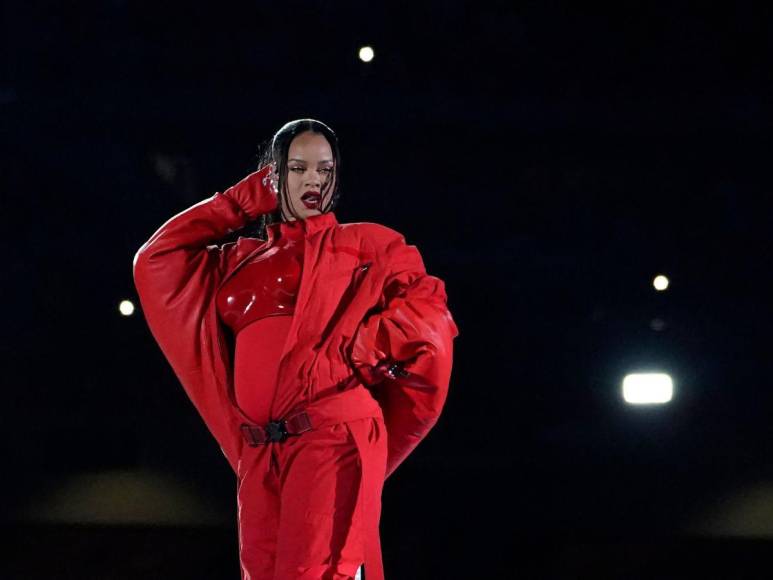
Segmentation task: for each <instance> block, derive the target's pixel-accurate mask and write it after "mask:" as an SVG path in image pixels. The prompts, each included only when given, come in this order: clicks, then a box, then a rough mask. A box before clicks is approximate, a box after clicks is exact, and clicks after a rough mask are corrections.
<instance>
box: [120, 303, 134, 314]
mask: <svg viewBox="0 0 773 580" xmlns="http://www.w3.org/2000/svg"><path fill="white" fill-rule="evenodd" d="M118 311H119V312H120V313H121V314H123V315H124V316H131V315H132V314H134V304H133V303H132V301H131V300H121V303H120V304H119V305H118Z"/></svg>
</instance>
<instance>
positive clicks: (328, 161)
mask: <svg viewBox="0 0 773 580" xmlns="http://www.w3.org/2000/svg"><path fill="white" fill-rule="evenodd" d="M288 161H300V162H301V163H306V160H305V159H295V158H293V159H288ZM320 163H333V160H332V159H323V160H322V161H320Z"/></svg>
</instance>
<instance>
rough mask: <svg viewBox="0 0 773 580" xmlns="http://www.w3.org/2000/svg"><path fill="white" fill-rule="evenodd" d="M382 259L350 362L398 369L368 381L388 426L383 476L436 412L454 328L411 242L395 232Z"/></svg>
mask: <svg viewBox="0 0 773 580" xmlns="http://www.w3.org/2000/svg"><path fill="white" fill-rule="evenodd" d="M380 261H382V262H383V264H382V266H383V267H385V268H386V269H387V270H388V274H387V276H386V278H385V280H384V284H383V290H382V292H381V297H380V300H379V304H378V307H377V309H376V311H375V313H373V314H371V315H370V316H369V317H368V318H366V319H365V320H364V321H363V322H362V324H361V325H360V327H359V328H358V331H357V334H356V336H355V338H354V341H353V348H352V357H351V358H352V362H353V364H354V366H355V367H360V368H362V367H363V366H364V367H366V368H367V367H368V366H370V367H374V368H381V369H384V368H386V367H388V366H390V365H391V364H393V363H395V362H397V363H400V365H399V366H400V367H401V368H402V369H403V372H402V373H398V374H397V375H394V376H390V375H385V378H384V380H383V381H382V382H381V383H379V384H377V385H375V386H373V387H372V388H373V390H374V392H375V394H376V397H377V398H378V400H379V402H380V403H381V407H382V409H383V411H384V420H385V423H386V427H387V434H388V442H389V443H388V449H389V451H388V457H387V471H386V474H387V477H388V476H389V475H391V474H392V472H393V471H394V470H395V469H396V468H397V466H398V465H400V463H401V462H402V461H403V460H404V459H405V458H406V457H407V456H408V455H409V454H410V453H411V452H412V451H413V450H414V449H415V448H416V446H417V445H418V444H419V442H420V441H421V440H422V439H423V438H424V437H425V436H426V435H427V433H429V431H430V429H431V428H432V427H433V426H434V425H435V423H436V422H437V420H438V418H439V416H440V412H441V411H442V408H443V405H444V403H445V400H446V396H447V394H448V384H449V381H450V377H451V363H452V358H453V339H454V337H456V336H457V335H458V333H459V332H458V329H457V327H456V324H455V322H454V320H453V318H452V316H451V313H450V312H449V310H448V308H447V297H446V292H445V285H444V283H443V281H442V280H440V279H439V278H436V277H434V276H430V275H428V274H427V273H426V271H425V268H424V263H423V261H422V259H421V255H420V254H419V252H418V250H417V249H416V247H415V246H411V245H407V244H406V243H405V239H404V238H403V236H401V235H399V234H398V235H397V236H396V237H394V238H392V239H391V241H390V242H389V243H388V244H387V245H386V248H385V251H384V252H383V255H382V256H380ZM401 375H402V376H401Z"/></svg>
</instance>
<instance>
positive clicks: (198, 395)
mask: <svg viewBox="0 0 773 580" xmlns="http://www.w3.org/2000/svg"><path fill="white" fill-rule="evenodd" d="M268 170H269V169H268V167H266V168H263V169H262V170H260V171H256V172H255V173H252V174H251V175H249V176H247V177H246V178H244V179H243V180H242V181H240V182H239V183H237V184H236V185H234V186H233V187H231V188H229V189H227V190H225V191H224V192H222V193H220V192H217V193H215V194H214V195H213V196H212V197H210V198H207V199H205V200H203V201H201V202H199V203H197V204H195V205H193V206H191V207H189V208H188V209H186V210H184V211H182V212H180V213H178V214H177V215H175V216H174V217H172V218H171V219H169V220H168V221H167V222H166V223H164V224H163V225H162V226H161V227H160V228H159V229H158V230H157V231H156V232H155V233H154V234H153V235H152V236H151V237H150V239H149V240H148V241H147V242H145V244H143V245H142V247H141V248H140V249H139V251H138V252H137V254H136V255H135V256H134V263H133V271H134V283H135V286H136V288H137V293H138V295H139V298H140V304H141V306H142V310H143V313H144V315H145V319H146V321H147V323H148V326H149V327H150V330H151V333H152V334H153V337H154V338H155V339H156V341H157V342H158V345H159V347H160V348H161V350H162V352H163V353H164V356H165V357H166V358H167V360H168V361H169V363H170V365H171V366H172V369H173V370H174V372H175V374H176V375H177V377H178V379H179V380H180V382H181V383H182V385H183V387H184V388H185V390H186V392H187V394H188V396H189V397H190V399H191V401H192V402H193V404H194V405H195V407H196V409H197V410H198V412H199V413H200V415H201V416H202V418H203V419H204V422H205V423H206V425H207V427H208V428H209V430H210V431H211V432H212V434H213V435H214V437H215V439H216V440H217V441H218V443H219V444H220V447H221V449H222V450H223V453H224V454H225V456H226V458H227V459H228V461H229V463H230V464H231V467H232V468H233V469H234V470H236V460H237V457H238V449H239V445H240V440H239V433H238V426H237V425H236V424H235V422H236V419H235V415H234V414H233V409H232V407H231V405H230V404H229V401H228V394H227V392H226V389H225V388H220V386H219V385H217V382H216V381H215V380H214V377H213V376H211V374H213V369H212V363H211V361H212V360H214V354H213V351H212V348H213V345H212V344H211V343H212V333H211V332H209V331H208V329H207V320H206V318H207V316H208V315H211V310H210V309H211V308H214V302H213V300H214V293H215V291H216V290H217V287H218V283H219V282H220V280H221V277H222V275H223V273H224V272H225V270H226V262H227V260H228V254H229V252H228V251H226V250H224V246H217V245H214V242H215V241H216V240H218V239H220V238H223V237H224V236H226V235H227V234H229V233H231V232H233V231H235V230H237V229H239V228H241V227H243V226H244V225H246V224H247V222H248V221H249V220H251V219H254V218H255V217H257V216H258V215H260V214H263V213H267V212H269V211H271V210H272V209H273V208H274V207H276V198H275V196H274V195H273V192H271V190H270V189H269V188H268V187H267V184H266V183H264V179H263V178H264V177H265V176H266V173H267V172H268ZM205 373H206V374H207V375H208V376H204V374H205Z"/></svg>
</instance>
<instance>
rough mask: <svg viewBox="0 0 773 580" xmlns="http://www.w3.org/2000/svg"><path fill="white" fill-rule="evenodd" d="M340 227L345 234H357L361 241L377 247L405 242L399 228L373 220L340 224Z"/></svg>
mask: <svg viewBox="0 0 773 580" xmlns="http://www.w3.org/2000/svg"><path fill="white" fill-rule="evenodd" d="M339 228H340V230H341V233H342V234H343V235H350V236H356V237H357V238H359V239H360V241H362V242H364V243H366V244H370V245H373V246H375V247H383V246H388V245H390V244H394V243H404V242H405V238H404V236H403V234H401V233H400V232H398V231H397V230H393V229H392V228H390V227H387V226H385V225H382V224H377V223H373V222H354V223H348V224H339Z"/></svg>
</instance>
